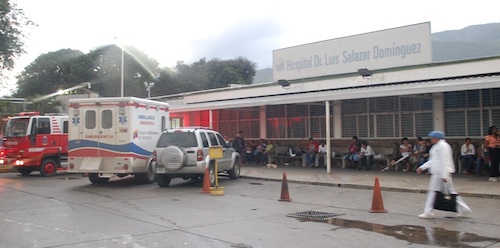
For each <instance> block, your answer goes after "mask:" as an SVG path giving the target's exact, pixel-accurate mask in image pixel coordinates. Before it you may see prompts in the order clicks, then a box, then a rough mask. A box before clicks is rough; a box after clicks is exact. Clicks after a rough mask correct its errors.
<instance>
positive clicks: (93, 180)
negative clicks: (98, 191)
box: [89, 173, 109, 184]
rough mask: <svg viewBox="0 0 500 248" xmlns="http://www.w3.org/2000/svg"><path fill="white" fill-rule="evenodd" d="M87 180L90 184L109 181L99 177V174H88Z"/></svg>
mask: <svg viewBox="0 0 500 248" xmlns="http://www.w3.org/2000/svg"><path fill="white" fill-rule="evenodd" d="M89 180H90V182H91V183H96V184H97V183H107V182H108V181H109V178H106V177H99V174H97V173H89Z"/></svg>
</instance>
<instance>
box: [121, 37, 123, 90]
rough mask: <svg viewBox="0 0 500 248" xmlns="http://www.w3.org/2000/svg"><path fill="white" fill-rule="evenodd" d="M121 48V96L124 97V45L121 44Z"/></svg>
mask: <svg viewBox="0 0 500 248" xmlns="http://www.w3.org/2000/svg"><path fill="white" fill-rule="evenodd" d="M120 48H121V50H122V65H121V70H120V71H121V84H120V85H121V88H120V89H121V91H120V92H121V97H123V46H120Z"/></svg>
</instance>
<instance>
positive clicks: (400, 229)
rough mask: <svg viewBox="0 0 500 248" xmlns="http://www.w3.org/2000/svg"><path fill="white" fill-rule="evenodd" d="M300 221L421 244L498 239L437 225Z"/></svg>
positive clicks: (460, 244) (468, 243) (471, 243)
mask: <svg viewBox="0 0 500 248" xmlns="http://www.w3.org/2000/svg"><path fill="white" fill-rule="evenodd" d="M299 219H300V220H301V221H313V222H321V223H327V224H331V225H335V226H338V227H340V228H356V229H361V230H364V231H369V232H375V233H380V234H384V235H387V236H391V237H394V238H397V239H399V240H404V241H408V242H410V243H415V244H422V245H435V246H443V247H485V246H488V245H491V244H492V243H498V242H500V239H495V238H489V237H483V236H479V235H477V234H474V233H465V232H458V231H450V230H446V229H444V228H439V227H423V226H414V225H396V226H387V225H381V224H374V223H368V222H364V221H358V220H346V219H339V218H331V219H328V220H322V221H318V220H311V219H306V218H299Z"/></svg>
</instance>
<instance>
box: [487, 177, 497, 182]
mask: <svg viewBox="0 0 500 248" xmlns="http://www.w3.org/2000/svg"><path fill="white" fill-rule="evenodd" d="M488 181H490V182H498V178H496V177H490V178H489V179H488Z"/></svg>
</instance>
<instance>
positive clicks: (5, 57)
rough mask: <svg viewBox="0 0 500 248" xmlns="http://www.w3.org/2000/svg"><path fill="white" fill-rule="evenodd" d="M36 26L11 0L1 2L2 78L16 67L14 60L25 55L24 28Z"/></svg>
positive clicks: (0, 62) (0, 51) (0, 53)
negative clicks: (4, 72)
mask: <svg viewBox="0 0 500 248" xmlns="http://www.w3.org/2000/svg"><path fill="white" fill-rule="evenodd" d="M30 25H34V23H33V22H31V21H30V20H28V19H27V18H26V17H25V16H24V12H23V10H21V9H18V8H16V4H15V3H12V1H10V2H9V0H0V76H2V75H3V73H2V72H3V71H4V70H11V69H12V68H13V67H14V59H15V58H16V57H17V56H19V55H21V54H22V53H24V49H23V46H24V42H23V39H24V38H25V35H24V34H23V32H22V31H21V28H22V27H25V26H30Z"/></svg>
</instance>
